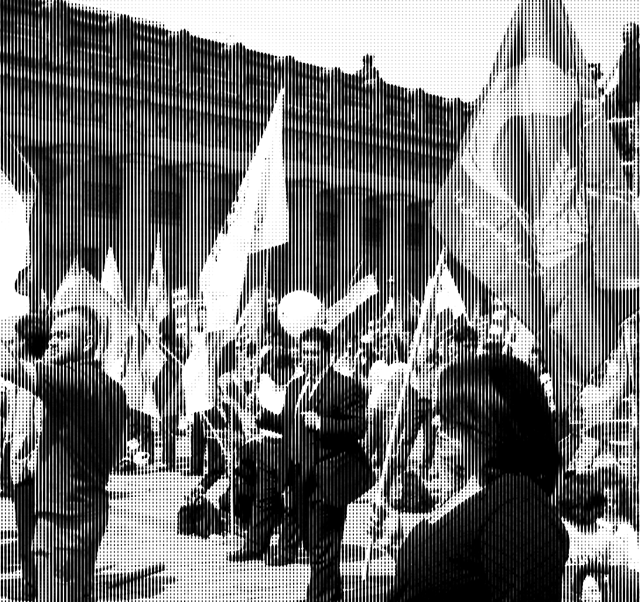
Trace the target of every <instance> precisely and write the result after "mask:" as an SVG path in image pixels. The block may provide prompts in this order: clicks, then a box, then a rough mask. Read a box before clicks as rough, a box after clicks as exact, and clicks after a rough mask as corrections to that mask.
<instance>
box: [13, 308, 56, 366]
mask: <svg viewBox="0 0 640 602" xmlns="http://www.w3.org/2000/svg"><path fill="white" fill-rule="evenodd" d="M15 328H16V334H17V335H18V336H19V337H20V338H21V339H23V340H24V342H25V345H26V351H27V353H28V354H29V355H31V356H33V357H35V358H36V359H42V357H43V356H44V354H45V351H46V350H47V347H48V346H49V338H50V336H51V335H50V328H49V325H48V324H47V322H46V321H45V320H44V319H42V318H41V317H40V316H38V315H35V314H28V315H26V316H22V317H21V318H20V319H19V320H18V321H17V322H16V327H15Z"/></svg>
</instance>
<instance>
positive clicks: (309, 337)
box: [300, 326, 332, 352]
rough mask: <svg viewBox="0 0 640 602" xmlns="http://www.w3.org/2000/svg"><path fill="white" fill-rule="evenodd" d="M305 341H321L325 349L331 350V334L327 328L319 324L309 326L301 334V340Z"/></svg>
mask: <svg viewBox="0 0 640 602" xmlns="http://www.w3.org/2000/svg"><path fill="white" fill-rule="evenodd" d="M303 341H310V342H315V343H320V346H321V347H322V350H323V351H325V352H329V351H331V342H332V341H331V335H330V334H329V333H328V332H327V331H326V330H323V329H322V328H318V327H317V326H314V327H313V328H308V329H307V330H305V331H304V332H303V333H302V334H301V335H300V342H303Z"/></svg>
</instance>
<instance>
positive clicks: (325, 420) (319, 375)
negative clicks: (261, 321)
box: [272, 328, 373, 602]
mask: <svg viewBox="0 0 640 602" xmlns="http://www.w3.org/2000/svg"><path fill="white" fill-rule="evenodd" d="M300 341H301V355H302V363H303V366H304V370H305V377H304V378H301V379H299V380H298V381H297V382H296V383H295V385H294V386H291V387H289V389H288V390H287V395H286V399H285V404H284V409H283V411H282V413H281V414H280V415H279V416H273V417H272V421H273V423H274V424H276V425H277V426H278V427H279V430H280V431H281V432H282V445H283V450H284V451H283V454H282V466H281V471H280V479H281V487H282V490H284V488H285V486H290V487H291V494H292V504H293V507H294V508H295V509H296V515H297V521H298V525H299V527H300V531H301V533H302V540H303V543H304V546H305V549H306V550H307V552H308V554H309V562H310V565H311V576H310V580H309V585H308V588H307V600H308V601H309V602H316V601H319V600H331V601H335V600H342V579H341V575H340V549H341V543H342V537H343V531H344V526H345V521H346V517H347V507H348V505H349V504H350V503H351V502H353V501H355V500H356V499H357V498H358V497H360V496H361V495H362V494H363V493H364V492H365V491H367V490H368V489H369V488H370V487H371V485H372V484H373V473H372V470H371V466H370V463H369V460H368V458H367V456H366V454H365V452H364V450H363V448H362V447H361V445H360V440H361V439H362V438H363V437H364V434H365V431H366V428H367V418H366V409H367V405H366V397H365V394H364V391H363V390H362V389H361V387H360V386H359V385H358V384H357V383H356V382H355V381H354V380H352V379H349V378H347V377H345V376H342V375H340V374H338V373H337V372H336V371H335V370H333V369H332V368H331V360H332V356H331V351H332V349H331V343H332V340H331V336H330V335H329V333H327V332H326V331H324V330H322V329H320V328H312V329H309V330H307V331H305V332H304V333H302V335H301V337H300Z"/></svg>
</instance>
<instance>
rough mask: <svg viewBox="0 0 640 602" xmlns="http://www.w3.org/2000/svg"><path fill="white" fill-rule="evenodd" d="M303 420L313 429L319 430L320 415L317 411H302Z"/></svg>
mask: <svg viewBox="0 0 640 602" xmlns="http://www.w3.org/2000/svg"><path fill="white" fill-rule="evenodd" d="M300 415H301V416H302V420H303V421H304V425H305V426H306V427H307V428H308V429H311V430H314V431H319V430H320V416H318V413H317V412H301V413H300Z"/></svg>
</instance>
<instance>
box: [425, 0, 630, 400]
mask: <svg viewBox="0 0 640 602" xmlns="http://www.w3.org/2000/svg"><path fill="white" fill-rule="evenodd" d="M432 220H433V223H434V225H435V227H436V229H437V230H438V232H439V233H440V234H441V236H442V237H443V239H444V241H445V244H446V245H447V246H448V247H449V249H450V250H451V252H452V253H453V254H454V255H455V257H456V259H457V260H458V261H460V263H461V264H462V265H463V266H464V267H465V268H466V269H467V270H468V271H469V272H471V274H473V276H474V277H475V278H477V279H478V280H479V281H480V282H482V283H483V284H484V285H486V286H487V287H488V288H489V289H490V290H491V291H492V292H493V293H494V294H495V295H497V296H499V297H500V298H501V299H503V300H504V302H505V303H506V304H507V305H508V307H509V308H510V309H511V310H512V312H513V313H514V314H515V315H516V316H517V317H518V319H520V320H521V321H522V322H523V323H524V325H525V326H527V328H529V330H530V331H531V332H533V333H535V334H536V335H538V336H539V337H540V340H541V341H545V343H546V345H545V346H546V352H547V355H548V356H551V355H554V356H555V357H554V358H553V363H554V366H555V373H556V374H555V376H556V378H558V379H559V380H561V381H563V382H565V383H568V382H569V381H570V380H575V379H577V380H578V381H584V380H585V379H586V377H587V375H588V374H589V373H590V372H591V371H593V369H594V368H595V367H596V366H598V365H599V363H601V362H602V361H603V359H604V358H605V357H606V356H607V355H608V351H609V350H610V349H611V345H612V344H613V342H614V340H615V336H612V334H615V331H616V329H617V326H618V322H617V318H613V317H612V316H611V315H610V313H609V311H610V303H609V302H608V300H607V298H606V297H605V296H602V295H601V294H599V290H601V289H609V290H629V289H631V288H634V287H637V286H638V285H640V263H639V262H640V259H639V256H640V254H639V253H638V242H639V240H640V236H639V230H638V221H637V220H636V217H635V212H634V208H633V203H632V201H631V198H630V195H629V193H628V191H627V190H626V186H625V182H624V175H623V172H622V167H621V163H620V158H619V156H618V154H617V152H616V150H615V146H614V145H613V141H612V139H611V134H610V132H609V130H608V126H607V124H606V121H605V119H604V115H603V112H602V106H601V104H600V102H599V101H598V93H597V91H596V88H595V84H594V82H593V80H592V78H591V74H590V72H589V69H588V66H587V63H586V61H585V60H584V56H583V54H582V51H581V49H580V47H579V44H578V42H577V40H576V38H575V36H574V34H573V32H572V30H571V27H570V24H569V21H568V18H567V15H566V12H565V10H564V7H563V6H562V3H561V2H559V1H554V0H523V1H522V2H521V3H520V5H519V8H518V10H517V12H516V14H515V16H514V18H513V20H512V23H511V27H510V29H509V31H508V33H507V36H506V38H505V41H504V43H503V45H502V47H501V49H500V52H499V54H498V58H497V60H496V63H495V66H494V69H493V72H492V74H491V77H490V80H489V83H488V85H487V87H486V88H485V90H484V92H483V94H482V96H481V98H480V100H479V102H478V103H477V105H476V110H475V114H474V116H473V119H472V121H471V123H470V124H469V126H468V128H467V131H466V133H465V136H464V139H463V142H462V144H461V146H460V150H459V153H458V157H457V159H456V162H455V163H454V166H453V168H452V170H451V172H450V173H449V175H448V177H447V180H446V182H445V185H444V186H443V188H442V190H441V191H440V192H439V194H438V196H437V198H436V200H435V202H434V204H433V206H432ZM629 309H630V310H631V307H630V308H629ZM608 325H610V328H608V329H607V328H606V327H607V326H608ZM564 394H566V395H568V396H569V397H571V393H570V391H569V390H568V389H566V388H565V389H564V393H563V395H564ZM566 395H565V396H563V399H565V401H566V402H568V401H569V400H568V398H567V397H566Z"/></svg>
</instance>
